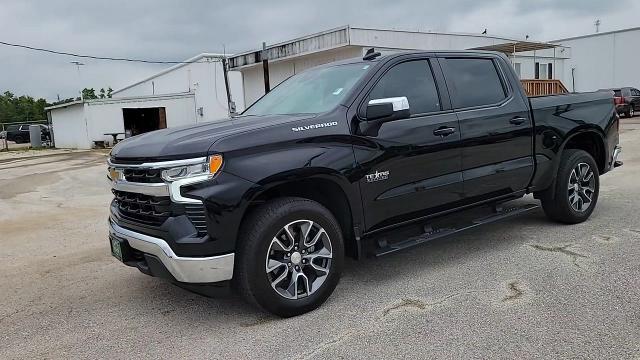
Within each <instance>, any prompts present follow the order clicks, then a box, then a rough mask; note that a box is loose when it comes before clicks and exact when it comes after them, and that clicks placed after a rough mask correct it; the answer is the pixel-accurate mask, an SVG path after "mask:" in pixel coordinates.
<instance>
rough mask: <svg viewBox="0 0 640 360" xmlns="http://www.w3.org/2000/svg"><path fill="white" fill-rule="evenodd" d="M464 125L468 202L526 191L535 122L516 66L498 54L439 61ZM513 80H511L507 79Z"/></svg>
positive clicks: (464, 158)
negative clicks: (515, 86) (519, 87)
mask: <svg viewBox="0 0 640 360" xmlns="http://www.w3.org/2000/svg"><path fill="white" fill-rule="evenodd" d="M439 61H440V64H441V66H442V70H443V72H444V74H445V79H446V82H447V87H448V89H449V93H450V95H451V103H452V105H453V107H454V109H455V110H456V114H457V115H458V120H459V121H460V136H461V139H462V143H463V147H462V175H463V178H464V192H465V202H467V203H473V202H477V201H483V200H487V199H492V198H496V197H499V196H503V195H508V194H511V193H514V192H517V191H520V190H524V189H526V187H527V186H528V184H529V182H530V181H531V177H532V176H533V171H534V161H533V143H532V139H533V123H532V120H531V118H530V116H529V107H528V105H527V104H526V103H525V101H527V99H526V98H523V97H522V96H521V94H520V92H519V91H516V89H513V88H511V87H510V86H509V84H517V83H518V80H517V79H516V78H515V75H514V74H513V72H512V71H511V72H508V73H507V72H506V71H502V70H501V69H506V66H511V65H509V64H508V63H506V62H505V61H504V60H503V59H502V58H500V57H497V56H487V57H477V56H473V57H459V56H456V57H446V58H440V59H439ZM507 76H508V77H507Z"/></svg>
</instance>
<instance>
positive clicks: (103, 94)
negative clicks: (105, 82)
mask: <svg viewBox="0 0 640 360" xmlns="http://www.w3.org/2000/svg"><path fill="white" fill-rule="evenodd" d="M105 97H107V96H106V95H105V92H104V88H101V89H100V99H104V98H105Z"/></svg>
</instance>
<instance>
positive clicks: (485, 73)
mask: <svg viewBox="0 0 640 360" xmlns="http://www.w3.org/2000/svg"><path fill="white" fill-rule="evenodd" d="M444 71H445V78H446V80H447V85H449V86H450V87H453V89H454V92H453V93H454V94H455V96H454V97H453V101H454V104H455V107H456V108H467V107H474V106H483V105H493V104H496V103H499V102H501V101H502V100H504V99H505V98H506V93H505V89H504V86H503V84H502V81H501V80H500V75H499V74H498V70H497V69H496V66H495V64H494V63H493V60H491V59H447V60H446V66H445V67H444Z"/></svg>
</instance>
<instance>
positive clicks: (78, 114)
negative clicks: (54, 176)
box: [47, 93, 197, 149]
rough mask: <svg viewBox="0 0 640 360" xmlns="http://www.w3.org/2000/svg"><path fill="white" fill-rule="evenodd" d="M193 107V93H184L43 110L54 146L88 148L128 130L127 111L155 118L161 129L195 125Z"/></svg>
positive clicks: (67, 105)
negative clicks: (142, 113)
mask: <svg viewBox="0 0 640 360" xmlns="http://www.w3.org/2000/svg"><path fill="white" fill-rule="evenodd" d="M195 106H196V100H195V94H193V93H186V94H173V95H151V96H143V97H126V98H125V97H123V98H117V99H115V98H114V99H100V100H89V101H74V102H71V103H66V104H62V105H56V106H52V107H49V108H47V110H48V111H49V114H50V120H51V126H52V128H53V136H54V141H55V146H56V147H58V148H76V149H91V148H92V147H93V145H94V142H95V141H104V142H106V143H111V142H112V139H113V138H112V136H111V135H106V134H109V133H122V134H124V133H125V131H126V130H130V129H126V128H127V126H126V124H125V123H126V120H125V116H126V114H127V113H128V112H133V113H134V116H135V113H136V112H140V111H143V112H146V114H145V115H146V116H150V115H151V116H154V115H155V117H156V120H154V121H157V125H158V126H157V128H165V127H176V126H181V125H189V124H195V123H197V116H196V113H195ZM139 118H140V117H137V118H136V119H134V121H136V120H137V119H139ZM134 126H135V125H134ZM122 138H124V136H123V135H121V136H119V139H122Z"/></svg>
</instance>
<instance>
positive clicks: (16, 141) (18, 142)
mask: <svg viewBox="0 0 640 360" xmlns="http://www.w3.org/2000/svg"><path fill="white" fill-rule="evenodd" d="M13 142H15V143H16V144H22V143H23V142H24V141H23V140H22V136H16V137H15V138H14V139H13Z"/></svg>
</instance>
